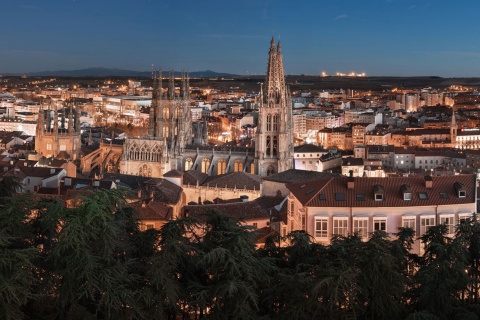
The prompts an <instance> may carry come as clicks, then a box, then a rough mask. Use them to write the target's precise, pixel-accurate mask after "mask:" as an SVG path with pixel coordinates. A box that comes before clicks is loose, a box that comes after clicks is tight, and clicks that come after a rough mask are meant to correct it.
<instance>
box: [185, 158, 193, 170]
mask: <svg viewBox="0 0 480 320" xmlns="http://www.w3.org/2000/svg"><path fill="white" fill-rule="evenodd" d="M192 165H193V161H192V159H191V158H187V159H186V160H185V171H188V170H190V169H191V168H192Z"/></svg>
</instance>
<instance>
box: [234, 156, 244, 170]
mask: <svg viewBox="0 0 480 320" xmlns="http://www.w3.org/2000/svg"><path fill="white" fill-rule="evenodd" d="M233 171H235V172H239V171H243V162H242V160H240V159H237V160H235V163H234V169H233Z"/></svg>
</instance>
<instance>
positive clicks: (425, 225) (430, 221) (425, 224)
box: [420, 216, 435, 235]
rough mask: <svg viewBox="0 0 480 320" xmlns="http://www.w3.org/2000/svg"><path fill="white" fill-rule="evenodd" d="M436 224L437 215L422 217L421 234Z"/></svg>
mask: <svg viewBox="0 0 480 320" xmlns="http://www.w3.org/2000/svg"><path fill="white" fill-rule="evenodd" d="M434 225H435V216H425V217H420V234H421V235H423V234H424V233H425V232H427V231H428V229H430V227H433V226H434Z"/></svg>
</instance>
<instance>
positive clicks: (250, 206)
mask: <svg viewBox="0 0 480 320" xmlns="http://www.w3.org/2000/svg"><path fill="white" fill-rule="evenodd" d="M283 200H284V198H283V197H261V198H258V199H255V200H253V201H247V202H234V203H221V204H209V205H189V206H185V207H184V213H185V214H186V215H188V216H189V217H192V218H196V219H199V220H200V221H205V220H206V219H207V213H208V212H210V211H211V210H215V211H218V212H221V213H223V214H225V215H227V216H229V217H232V218H234V219H237V220H243V221H246V220H257V219H270V214H272V215H273V214H274V213H277V212H275V206H276V205H279V204H281V203H282V201H283Z"/></svg>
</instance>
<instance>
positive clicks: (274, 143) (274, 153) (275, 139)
mask: <svg viewBox="0 0 480 320" xmlns="http://www.w3.org/2000/svg"><path fill="white" fill-rule="evenodd" d="M277 151H278V140H277V136H273V146H272V155H273V156H274V157H275V156H276V155H277Z"/></svg>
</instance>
